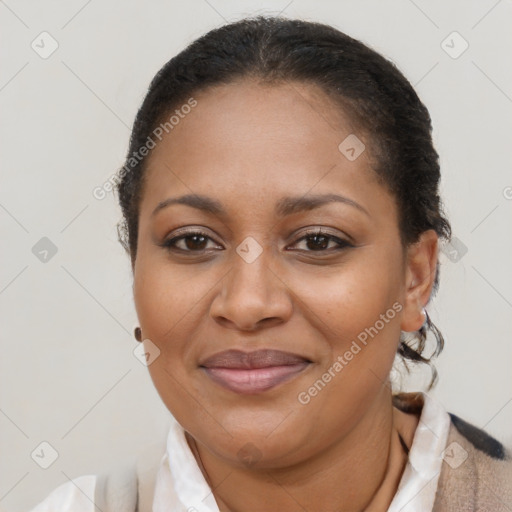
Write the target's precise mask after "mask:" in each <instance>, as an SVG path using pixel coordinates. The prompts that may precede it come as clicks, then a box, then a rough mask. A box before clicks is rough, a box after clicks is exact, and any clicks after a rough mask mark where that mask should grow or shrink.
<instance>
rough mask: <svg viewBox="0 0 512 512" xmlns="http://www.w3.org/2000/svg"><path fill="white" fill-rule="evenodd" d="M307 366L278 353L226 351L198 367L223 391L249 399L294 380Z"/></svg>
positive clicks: (297, 358)
mask: <svg viewBox="0 0 512 512" xmlns="http://www.w3.org/2000/svg"><path fill="white" fill-rule="evenodd" d="M310 364H311V361H310V360H309V359H306V358H304V357H302V356H299V355H296V354H291V353H289V352H282V351H280V350H257V351H254V352H243V351H241V350H228V351H225V352H220V353H219V354H215V355H214V356H212V357H210V358H208V359H206V360H205V361H203V362H202V363H201V364H200V365H199V367H200V368H201V369H202V370H203V371H204V372H205V373H206V375H208V377H210V378H211V379H212V380H213V381H214V382H216V383H217V384H220V385H221V386H223V387H224V388H227V389H229V390H231V391H234V392H235V393H240V394H248V395H250V394H257V393H262V392H264V391H267V390H270V389H272V388H274V387H276V386H278V385H279V384H282V383H284V382H287V381H289V380H291V379H293V378H294V377H296V376H298V375H299V374H300V373H302V372H303V371H304V370H305V369H306V368H308V367H309V365H310Z"/></svg>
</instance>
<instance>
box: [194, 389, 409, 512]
mask: <svg viewBox="0 0 512 512" xmlns="http://www.w3.org/2000/svg"><path fill="white" fill-rule="evenodd" d="M414 420H416V422H414ZM416 424H417V418H415V417H413V416H412V415H407V414H405V413H402V412H400V411H398V410H397V409H394V408H393V406H392V402H391V392H390V391H389V389H388V388H387V387H383V388H382V390H381V394H380V396H379V397H378V398H377V399H376V400H375V402H374V403H373V405H372V407H371V408H370V409H369V410H368V411H367V413H366V414H365V415H364V416H363V418H362V419H361V421H360V422H359V423H358V424H357V425H356V427H355V428H353V429H352V431H351V432H349V433H348V434H347V435H345V436H344V437H343V438H341V439H337V440H335V441H334V442H333V443H332V444H331V445H330V446H329V448H328V449H327V450H324V451H323V452H322V453H320V454H317V455H315V456H314V457H312V458H309V459H307V460H304V461H301V462H300V463H298V464H296V465H294V466H293V467H286V468H279V469H271V470H268V469H267V470H259V471H256V470H248V469H245V468H244V469H240V468H239V467H237V466H234V465H230V464H228V463H226V461H224V460H221V459H219V458H217V457H215V456H214V455H213V454H212V453H211V452H209V451H208V450H206V449H204V447H202V446H198V445H197V444H195V442H194V441H193V440H192V439H191V438H189V442H190V444H191V445H192V446H193V448H194V450H193V451H194V452H195V456H196V459H197V460H198V463H199V465H200V467H201V470H202V472H203V474H204V476H205V479H206V480H207V482H208V483H209V485H210V487H211V488H212V489H213V494H214V497H215V499H216V501H217V503H218V506H219V509H220V511H221V512H245V511H251V512H260V511H261V512H263V511H265V512H272V511H280V512H284V511H286V512H299V511H300V512H303V511H304V510H322V511H324V512H356V511H358V512H360V511H366V512H379V511H383V510H387V508H388V506H389V504H390V503H391V500H392V499H393V496H394V494H395V492H396V488H397V486H398V483H399V481H400V477H401V474H402V472H403V469H404V467H405V463H406V461H407V457H406V455H405V453H404V451H403V447H402V446H401V443H400V439H399V434H400V435H401V436H402V438H403V439H404V441H405V443H406V445H407V446H409V447H410V445H411V443H412V437H413V435H414V431H415V426H416Z"/></svg>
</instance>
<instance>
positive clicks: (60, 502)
mask: <svg viewBox="0 0 512 512" xmlns="http://www.w3.org/2000/svg"><path fill="white" fill-rule="evenodd" d="M95 488H96V475H84V476H80V477H78V478H74V479H73V480H70V481H69V482H65V483H63V484H61V485H59V486H58V487H57V488H55V489H54V490H53V491H52V492H51V493H50V494H48V496H46V498H45V499H44V500H43V501H42V502H40V503H39V504H38V505H36V506H35V507H34V508H32V509H30V511H29V512H56V511H58V512H96V511H95V507H94V492H95Z"/></svg>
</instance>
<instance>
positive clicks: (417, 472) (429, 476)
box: [153, 393, 450, 512]
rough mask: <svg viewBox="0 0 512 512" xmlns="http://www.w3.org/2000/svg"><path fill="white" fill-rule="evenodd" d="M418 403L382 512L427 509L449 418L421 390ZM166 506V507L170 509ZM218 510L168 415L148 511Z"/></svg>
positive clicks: (431, 501)
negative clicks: (404, 456)
mask: <svg viewBox="0 0 512 512" xmlns="http://www.w3.org/2000/svg"><path fill="white" fill-rule="evenodd" d="M421 395H422V400H423V407H422V410H421V415H420V420H419V423H418V426H417V428H416V432H415V434H414V437H413V442H412V446H411V448H410V451H409V460H408V462H407V465H406V467H405V470H404V473H403V474H402V478H401V479H400V483H399V486H398V490H397V492H396V494H395V496H394V498H393V501H392V502H391V505H390V507H389V508H388V511H387V512H418V511H422V512H426V511H431V510H432V507H433V504H434V500H435V494H436V489H437V483H438V479H439V473H440V471H441V465H442V454H443V450H444V449H445V446H446V440H447V438H448V431H449V427H450V418H449V416H448V413H447V412H446V410H445V409H444V408H443V407H442V405H441V404H440V403H439V402H438V401H437V400H435V399H434V398H433V397H431V396H429V395H427V394H426V393H421ZM171 507H172V508H171ZM168 510H175V511H176V512H178V511H180V512H219V508H218V506H217V503H216V501H215V498H214V497H213V494H212V491H211V489H210V486H209V485H208V483H207V482H206V480H205V478H204V476H203V474H202V472H201V469H200V468H199V466H198V464H197V462H196V459H195V457H194V455H193V453H192V451H191V449H190V447H189V445H188V443H187V440H186V438H185V431H184V429H183V427H181V425H180V424H179V423H178V422H177V421H176V420H175V419H174V418H172V422H171V428H170V430H169V434H168V437H167V451H166V454H165V456H164V458H163V459H162V462H161V464H160V468H159V471H158V475H157V479H156V486H155V496H154V501H153V512H167V511H168Z"/></svg>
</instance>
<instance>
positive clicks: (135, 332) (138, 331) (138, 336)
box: [133, 327, 142, 341]
mask: <svg viewBox="0 0 512 512" xmlns="http://www.w3.org/2000/svg"><path fill="white" fill-rule="evenodd" d="M133 335H134V336H135V339H136V340H137V341H142V331H141V328H140V327H135V329H134V330H133Z"/></svg>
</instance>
